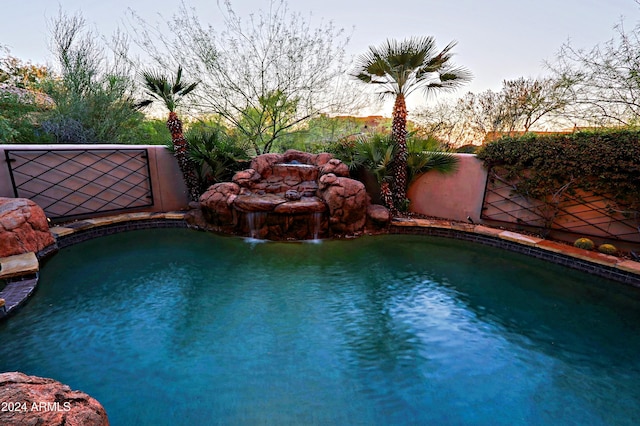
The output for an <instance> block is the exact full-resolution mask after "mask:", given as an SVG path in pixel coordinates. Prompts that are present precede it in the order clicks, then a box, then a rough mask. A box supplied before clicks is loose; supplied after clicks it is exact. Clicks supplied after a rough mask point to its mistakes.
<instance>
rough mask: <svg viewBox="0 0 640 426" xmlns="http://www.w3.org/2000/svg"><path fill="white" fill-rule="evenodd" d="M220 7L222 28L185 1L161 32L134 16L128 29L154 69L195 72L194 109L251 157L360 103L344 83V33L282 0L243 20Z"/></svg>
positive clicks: (226, 4)
mask: <svg viewBox="0 0 640 426" xmlns="http://www.w3.org/2000/svg"><path fill="white" fill-rule="evenodd" d="M221 3H222V4H221V5H220V10H221V15H222V18H223V23H222V26H221V28H222V29H221V30H216V29H214V27H213V26H211V25H206V24H203V23H202V21H201V20H202V19H206V16H205V15H203V14H200V13H198V12H197V11H196V10H195V9H192V8H191V9H189V8H187V7H186V6H185V5H184V3H183V4H182V6H181V8H180V10H179V12H178V13H177V14H176V15H174V16H173V17H172V19H170V20H169V21H168V22H166V28H165V26H164V25H163V27H162V28H158V27H157V26H156V27H154V26H152V25H150V24H148V23H146V22H144V21H143V20H141V19H140V18H137V17H136V16H135V15H133V16H134V18H135V19H136V20H135V25H132V30H133V31H134V32H135V34H136V35H135V39H136V40H137V42H138V44H139V45H140V46H141V47H142V48H143V50H144V51H145V52H147V54H149V55H150V56H151V57H152V58H153V59H154V60H155V61H156V62H157V63H158V64H159V65H161V66H163V67H167V66H170V65H171V64H172V63H179V64H183V65H184V66H185V68H187V69H188V70H189V72H190V73H192V75H197V76H198V79H199V80H200V82H201V83H200V84H201V90H199V92H198V95H197V96H196V97H194V103H193V105H194V106H195V107H197V109H198V110H199V111H200V112H202V113H205V114H212V113H213V114H219V115H220V116H221V117H222V118H223V119H224V120H225V122H226V124H227V125H228V126H229V127H230V128H232V129H233V131H234V132H235V133H237V134H239V135H241V136H242V137H243V138H244V139H245V140H246V141H247V142H249V143H251V144H252V146H253V150H254V151H255V153H256V154H262V153H266V152H269V151H270V150H272V149H273V148H274V144H275V145H277V141H278V138H280V137H281V136H283V135H285V134H287V133H288V132H291V131H294V130H296V129H297V128H298V127H299V126H300V125H301V124H302V123H304V122H305V121H306V120H308V119H309V118H311V117H315V116H318V115H319V114H321V113H326V114H332V113H336V112H338V111H339V112H342V113H349V112H351V111H355V110H356V107H358V106H359V105H362V104H358V103H357V101H358V100H359V99H361V98H362V94H361V91H356V90H355V89H354V87H353V85H352V83H351V81H350V80H349V79H348V78H346V69H347V68H348V65H347V62H348V60H347V57H346V54H345V51H346V45H347V43H348V42H349V35H348V34H347V33H346V32H345V30H344V29H340V28H336V27H335V26H334V24H333V23H332V22H324V21H320V22H319V23H318V24H317V25H315V26H313V25H312V24H311V23H310V22H311V19H306V18H305V17H304V16H302V15H301V14H299V13H294V12H292V11H290V10H289V8H288V6H287V3H286V2H285V1H284V0H270V1H269V2H268V3H267V9H266V10H259V11H257V12H255V13H254V14H251V15H249V16H248V17H246V18H245V17H241V16H240V15H238V14H237V13H236V12H235V11H234V9H233V7H232V5H231V2H230V1H228V0H227V1H224V2H221Z"/></svg>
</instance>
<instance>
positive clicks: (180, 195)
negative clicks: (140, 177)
mask: <svg viewBox="0 0 640 426" xmlns="http://www.w3.org/2000/svg"><path fill="white" fill-rule="evenodd" d="M126 148H136V149H146V150H147V151H148V153H149V169H150V175H149V176H150V180H151V187H152V190H153V205H152V206H151V207H146V208H144V210H145V211H154V212H155V211H157V212H162V211H175V210H183V209H185V208H187V205H188V195H187V189H186V187H185V184H184V181H183V179H182V175H181V173H180V169H179V168H178V164H177V162H176V160H175V158H174V157H173V155H172V154H171V153H170V152H169V151H168V150H167V149H166V148H165V147H164V146H158V145H0V197H10V198H11V197H15V194H14V191H13V186H12V184H11V175H10V173H9V167H8V165H7V158H6V155H5V151H6V150H27V149H34V150H48V149H51V150H74V149H81V150H84V149H126Z"/></svg>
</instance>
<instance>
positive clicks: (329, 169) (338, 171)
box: [320, 158, 349, 177]
mask: <svg viewBox="0 0 640 426" xmlns="http://www.w3.org/2000/svg"><path fill="white" fill-rule="evenodd" d="M320 173H321V174H323V175H326V174H329V173H333V174H334V175H336V176H342V177H348V176H349V167H348V166H347V165H346V164H344V163H343V162H342V161H340V160H338V159H337V158H332V159H331V160H329V161H328V162H327V163H326V164H325V165H324V166H322V170H321V172H320Z"/></svg>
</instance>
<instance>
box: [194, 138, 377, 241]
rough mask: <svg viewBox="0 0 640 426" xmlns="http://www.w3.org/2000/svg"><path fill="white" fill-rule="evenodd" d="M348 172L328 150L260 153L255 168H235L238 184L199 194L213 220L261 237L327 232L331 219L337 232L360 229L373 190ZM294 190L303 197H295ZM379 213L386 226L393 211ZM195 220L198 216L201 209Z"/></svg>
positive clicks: (256, 158)
mask: <svg viewBox="0 0 640 426" xmlns="http://www.w3.org/2000/svg"><path fill="white" fill-rule="evenodd" d="M292 163H293V164H292ZM320 175H321V176H320ZM348 176H349V168H348V167H347V165H346V164H344V163H342V162H341V161H340V160H337V159H334V158H333V157H332V156H331V154H327V153H323V154H317V155H315V154H309V153H306V152H302V151H296V150H289V151H287V152H286V153H284V154H264V155H259V156H257V157H255V158H254V159H253V160H252V161H251V169H248V170H244V171H242V172H238V173H236V175H235V176H234V178H233V181H234V183H231V184H230V185H236V186H235V187H226V186H219V185H224V184H217V185H214V186H212V187H211V188H210V189H209V191H207V192H206V193H205V194H204V195H203V196H202V197H201V199H200V201H201V205H202V206H201V209H202V211H203V215H204V217H205V219H206V220H207V221H208V222H210V223H212V224H213V225H215V226H220V227H225V226H226V227H227V228H226V229H227V230H231V231H232V232H242V233H245V234H247V233H250V234H251V235H253V236H257V237H259V238H269V239H289V238H297V239H305V238H315V237H316V236H317V235H323V236H326V235H330V234H331V233H330V232H328V229H327V226H328V225H327V223H328V224H329V226H330V231H331V232H332V233H333V234H355V233H358V232H361V231H362V230H363V229H364V226H365V223H366V220H367V206H368V205H369V196H368V195H367V193H366V190H365V187H364V185H363V184H362V183H361V182H359V181H357V180H354V179H350V178H348ZM237 188H240V192H238V190H237ZM287 193H289V194H290V195H289V198H290V199H291V200H290V199H287V197H286V194H287ZM294 193H297V194H299V195H301V196H302V199H300V200H295V198H297V195H296V196H295V197H294V196H292V195H293V194H294ZM320 212H328V214H325V215H321V216H320V215H318V214H317V213H320ZM253 213H255V214H253ZM374 213H375V214H374V217H375V218H376V219H375V221H376V223H378V222H380V224H381V225H380V226H384V225H383V223H385V217H387V218H388V212H387V216H384V213H385V212H384V211H379V210H376V209H374ZM193 220H194V222H195V221H197V220H199V218H198V217H197V215H193Z"/></svg>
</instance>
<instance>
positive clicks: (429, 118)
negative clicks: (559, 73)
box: [415, 78, 568, 146]
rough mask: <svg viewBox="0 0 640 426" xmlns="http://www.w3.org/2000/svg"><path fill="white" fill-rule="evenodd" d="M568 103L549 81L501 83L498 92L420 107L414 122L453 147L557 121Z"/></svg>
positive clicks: (561, 88) (562, 89)
mask: <svg viewBox="0 0 640 426" xmlns="http://www.w3.org/2000/svg"><path fill="white" fill-rule="evenodd" d="M567 103H568V96H567V91H566V88H565V87H564V86H562V85H560V84H558V82H557V81H555V80H552V79H531V78H529V79H524V78H519V79H516V80H505V81H503V82H502V89H501V90H500V91H499V92H494V91H492V90H487V91H484V92H482V93H479V94H475V93H471V92H469V93H467V94H466V95H464V96H463V97H461V98H459V99H457V100H455V101H454V102H452V101H446V102H440V103H438V104H436V105H433V106H427V107H422V108H421V109H420V110H419V111H418V113H417V114H416V117H415V120H416V122H417V123H418V124H420V126H422V127H423V128H425V129H426V130H427V131H428V132H429V133H430V134H432V135H433V136H435V137H437V138H439V139H441V140H443V141H444V142H446V143H447V144H449V145H452V146H457V145H464V144H471V143H479V142H481V141H482V140H483V139H484V138H485V136H486V135H487V134H492V133H493V134H495V133H498V132H503V133H509V132H527V131H529V129H531V128H532V127H534V126H540V125H541V124H542V123H543V122H545V123H550V122H553V121H555V120H558V119H559V116H560V114H561V113H562V112H563V111H564V108H565V106H566V105H567Z"/></svg>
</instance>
